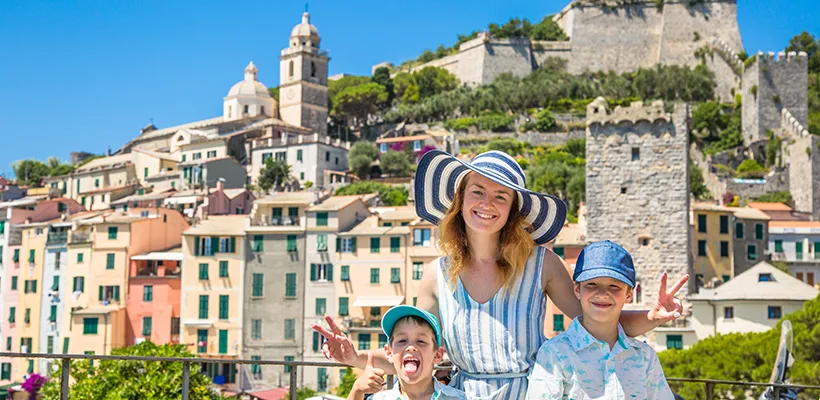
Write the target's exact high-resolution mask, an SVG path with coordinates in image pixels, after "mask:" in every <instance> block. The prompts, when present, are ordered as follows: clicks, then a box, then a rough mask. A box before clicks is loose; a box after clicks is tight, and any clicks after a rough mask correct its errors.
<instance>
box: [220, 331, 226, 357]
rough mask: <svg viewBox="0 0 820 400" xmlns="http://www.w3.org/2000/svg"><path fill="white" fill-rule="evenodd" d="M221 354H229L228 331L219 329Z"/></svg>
mask: <svg viewBox="0 0 820 400" xmlns="http://www.w3.org/2000/svg"><path fill="white" fill-rule="evenodd" d="M219 354H228V331H227V330H226V329H220V330H219Z"/></svg>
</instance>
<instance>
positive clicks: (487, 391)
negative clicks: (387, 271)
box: [437, 246, 547, 399]
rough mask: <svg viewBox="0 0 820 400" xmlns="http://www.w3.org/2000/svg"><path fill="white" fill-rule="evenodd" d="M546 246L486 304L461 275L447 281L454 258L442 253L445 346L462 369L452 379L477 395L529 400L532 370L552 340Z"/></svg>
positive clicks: (440, 294)
mask: <svg viewBox="0 0 820 400" xmlns="http://www.w3.org/2000/svg"><path fill="white" fill-rule="evenodd" d="M545 250H546V249H545V248H544V247H541V246H537V247H536V248H535V250H534V251H533V252H532V255H530V258H529V260H527V265H526V267H525V268H524V272H523V274H522V277H521V279H520V282H519V283H517V284H515V285H513V286H512V288H510V289H506V288H501V290H499V291H498V293H496V294H495V296H493V297H492V298H491V299H490V300H489V301H487V302H486V303H483V304H480V303H478V302H476V301H475V300H473V299H472V298H470V295H469V294H468V293H467V290H466V289H465V288H464V285H462V283H461V279H458V280H457V284H456V287H455V291H453V289H451V288H450V286H449V285H448V283H447V272H446V271H447V268H448V263H447V259H446V258H445V257H442V258H439V259H438V260H437V261H438V263H439V268H438V269H437V271H438V273H437V279H438V304H439V315H440V316H441V323H442V327H441V328H442V331H441V335H442V337H443V339H444V346H445V349H446V350H447V355H448V356H449V358H450V360H452V362H453V364H455V366H456V367H457V368H458V372H457V373H456V375H455V377H454V378H453V380H452V382H451V383H450V385H451V386H455V387H456V388H458V389H461V390H464V391H465V392H466V393H467V394H468V395H469V396H470V397H471V398H487V399H523V398H524V396H526V394H527V375H528V373H529V371H530V369H531V368H532V366H533V365H534V364H535V359H536V356H537V355H538V349H539V348H540V347H541V344H542V343H544V341H546V338H545V337H544V315H545V313H546V304H547V303H546V297H545V296H544V290H543V288H542V287H541V269H542V263H543V259H544V251H545Z"/></svg>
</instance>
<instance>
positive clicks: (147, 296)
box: [142, 285, 154, 303]
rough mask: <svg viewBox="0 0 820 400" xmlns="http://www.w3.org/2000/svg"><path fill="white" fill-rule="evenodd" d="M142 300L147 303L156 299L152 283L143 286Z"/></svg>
mask: <svg viewBox="0 0 820 400" xmlns="http://www.w3.org/2000/svg"><path fill="white" fill-rule="evenodd" d="M142 301H144V302H146V303H149V302H152V301H154V287H153V286H152V285H145V286H143V287H142Z"/></svg>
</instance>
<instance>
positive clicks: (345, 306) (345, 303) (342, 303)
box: [339, 297, 350, 317]
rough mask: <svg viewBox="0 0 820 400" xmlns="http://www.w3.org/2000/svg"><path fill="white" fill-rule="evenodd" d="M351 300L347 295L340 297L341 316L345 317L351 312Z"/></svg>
mask: <svg viewBox="0 0 820 400" xmlns="http://www.w3.org/2000/svg"><path fill="white" fill-rule="evenodd" d="M349 301H350V299H349V298H347V297H339V316H342V317H345V316H347V315H348V314H349V313H350V311H349V310H348V302H349Z"/></svg>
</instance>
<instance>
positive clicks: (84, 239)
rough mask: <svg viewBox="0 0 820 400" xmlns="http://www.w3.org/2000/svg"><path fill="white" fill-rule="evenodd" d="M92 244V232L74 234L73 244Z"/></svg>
mask: <svg viewBox="0 0 820 400" xmlns="http://www.w3.org/2000/svg"><path fill="white" fill-rule="evenodd" d="M89 242H91V232H72V233H71V243H89Z"/></svg>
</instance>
